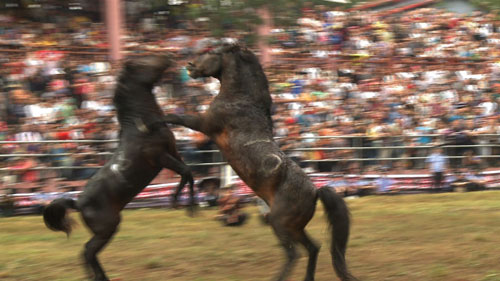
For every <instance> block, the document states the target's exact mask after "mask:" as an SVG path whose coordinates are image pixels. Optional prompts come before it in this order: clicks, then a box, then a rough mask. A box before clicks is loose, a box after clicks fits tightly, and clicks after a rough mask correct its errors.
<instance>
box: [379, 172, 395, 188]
mask: <svg viewBox="0 0 500 281" xmlns="http://www.w3.org/2000/svg"><path fill="white" fill-rule="evenodd" d="M394 182H395V181H394V180H393V179H392V178H389V177H387V170H383V171H382V174H381V175H380V177H379V178H377V179H376V180H375V186H376V187H377V193H387V192H390V191H391V187H392V185H393V184H394Z"/></svg>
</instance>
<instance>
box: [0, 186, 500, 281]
mask: <svg viewBox="0 0 500 281" xmlns="http://www.w3.org/2000/svg"><path fill="white" fill-rule="evenodd" d="M318 205H321V203H318ZM349 206H350V208H351V212H352V218H353V219H352V221H353V224H352V226H353V227H352V235H351V240H350V245H349V248H348V261H349V264H350V268H351V270H352V272H353V273H354V274H355V275H356V276H357V277H359V278H360V279H361V280H375V281H379V280H419V281H420V280H424V281H427V280H456V281H458V280H470V281H494V280H500V252H499V251H498V249H499V247H500V246H499V245H500V192H496V191H488V192H477V193H462V194H433V195H404V196H403V195H401V196H388V197H365V198H360V199H355V200H350V201H349ZM248 211H249V212H251V213H252V218H251V219H250V221H249V223H248V224H246V225H244V226H243V227H239V228H224V227H221V226H220V225H219V224H218V223H217V222H215V221H213V220H212V216H213V215H214V214H215V211H213V210H203V211H202V212H200V213H199V215H198V216H197V217H195V218H189V217H186V215H185V213H184V212H183V211H171V210H166V209H155V210H150V209H142V210H130V211H125V212H123V220H122V225H121V229H120V231H119V233H118V234H117V236H116V237H115V239H114V240H113V241H112V243H111V244H110V245H109V247H107V248H106V249H105V250H104V251H103V252H102V253H101V255H100V258H101V261H102V263H103V265H104V267H105V268H106V270H107V272H108V273H109V276H110V277H111V278H117V279H119V280H124V281H125V280H169V281H176V280H190V281H191V280H194V281H202V280H207V281H208V280H210V281H213V280H218V281H219V280H220V281H222V280H227V281H229V280H234V281H235V280H242V281H243V280H244V281H249V280H250V281H251V280H271V277H272V276H274V274H275V273H276V272H277V271H278V270H279V268H280V266H281V264H282V262H283V261H284V256H283V253H282V251H281V249H280V248H279V247H278V246H277V241H276V239H275V238H274V235H273V234H272V232H271V230H270V229H269V228H268V227H266V226H263V225H261V224H260V222H259V220H258V219H257V210H256V209H255V208H254V207H250V208H248ZM72 216H73V217H74V218H78V215H77V214H72ZM77 220H78V221H80V220H79V218H78V219H77ZM308 230H309V232H310V234H311V235H312V236H313V237H314V238H316V240H317V241H319V242H321V244H322V245H323V247H322V249H321V252H320V256H319V259H318V268H317V272H316V280H319V281H322V280H336V279H335V278H334V277H333V276H334V273H333V269H332V266H331V264H330V256H329V253H328V244H329V231H328V227H327V224H326V222H325V220H324V215H323V211H322V209H321V208H318V211H317V212H316V216H315V217H314V219H313V220H312V221H311V223H310V224H309V226H308ZM88 238H89V233H88V232H87V230H86V229H85V227H83V224H82V223H81V222H79V226H78V227H77V228H76V230H75V231H74V233H73V235H72V236H71V237H70V239H66V237H65V235H64V234H62V233H55V232H51V231H49V230H47V229H46V228H45V226H44V224H43V222H42V218H41V217H39V216H27V217H13V218H1V219H0V280H13V281H14V280H15V281H19V280H37V281H40V280H84V277H85V275H84V272H83V269H82V267H81V265H80V259H79V255H80V252H81V250H82V246H83V244H84V243H85V241H86V240H87V239H88ZM301 253H302V258H301V259H300V261H299V263H298V264H297V266H296V269H295V270H294V273H293V276H292V277H291V279H290V280H302V278H303V274H304V272H305V267H306V255H305V251H302V250H301Z"/></svg>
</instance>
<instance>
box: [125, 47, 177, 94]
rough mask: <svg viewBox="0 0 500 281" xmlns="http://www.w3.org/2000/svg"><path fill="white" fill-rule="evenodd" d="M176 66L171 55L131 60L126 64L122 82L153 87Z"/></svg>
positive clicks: (149, 56)
mask: <svg viewBox="0 0 500 281" xmlns="http://www.w3.org/2000/svg"><path fill="white" fill-rule="evenodd" d="M174 64H175V62H174V61H173V60H172V56H171V55H169V54H163V55H148V56H142V57H134V58H130V59H128V60H126V61H125V63H124V67H123V70H122V73H121V75H120V77H121V78H122V79H121V80H122V81H120V82H122V83H126V84H128V83H134V84H138V85H144V86H152V85H153V84H155V83H157V82H158V81H159V80H160V79H161V77H162V75H163V72H165V70H166V69H167V68H169V67H170V66H172V65H174Z"/></svg>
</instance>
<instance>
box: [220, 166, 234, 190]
mask: <svg viewBox="0 0 500 281" xmlns="http://www.w3.org/2000/svg"><path fill="white" fill-rule="evenodd" d="M231 183H233V168H231V166H230V165H224V166H222V184H221V187H225V186H228V185H230V184H231Z"/></svg>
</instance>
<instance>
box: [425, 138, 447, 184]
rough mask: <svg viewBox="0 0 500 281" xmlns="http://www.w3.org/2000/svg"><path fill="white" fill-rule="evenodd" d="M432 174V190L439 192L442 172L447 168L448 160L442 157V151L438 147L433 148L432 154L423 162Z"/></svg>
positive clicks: (442, 177) (442, 176)
mask: <svg viewBox="0 0 500 281" xmlns="http://www.w3.org/2000/svg"><path fill="white" fill-rule="evenodd" d="M425 162H426V163H427V164H428V165H429V170H430V171H431V172H432V179H433V181H432V188H433V189H434V190H440V189H441V188H442V187H443V179H444V172H445V170H446V168H447V166H448V159H447V158H446V156H444V155H443V149H442V148H441V147H440V146H436V147H434V148H433V152H432V154H431V155H429V157H427V160H426V161H425Z"/></svg>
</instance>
